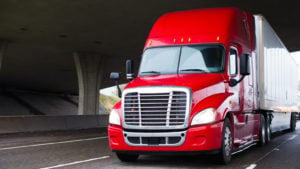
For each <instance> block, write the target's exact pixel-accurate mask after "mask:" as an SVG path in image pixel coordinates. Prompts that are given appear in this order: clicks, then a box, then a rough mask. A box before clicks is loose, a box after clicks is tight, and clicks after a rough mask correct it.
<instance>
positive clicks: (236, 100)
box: [108, 8, 270, 163]
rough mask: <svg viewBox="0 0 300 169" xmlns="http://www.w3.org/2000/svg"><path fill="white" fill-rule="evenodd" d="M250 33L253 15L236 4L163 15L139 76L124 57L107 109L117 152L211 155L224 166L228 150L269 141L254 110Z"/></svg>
mask: <svg viewBox="0 0 300 169" xmlns="http://www.w3.org/2000/svg"><path fill="white" fill-rule="evenodd" d="M254 32H255V30H254V17H253V15H251V14H249V13H247V12H244V11H242V10H239V9H236V8H216V9H202V10H191V11H183V12H172V13H168V14H165V15H163V16H161V17H160V18H159V19H158V20H157V21H156V23H155V24H154V26H153V27H152V30H151V32H150V34H149V36H148V39H147V40H146V44H145V47H144V51H143V55H142V58H141V63H140V67H139V71H138V73H137V75H134V74H133V71H132V67H131V62H130V61H129V63H128V67H127V70H128V71H127V75H128V79H130V80H131V81H130V82H129V84H128V85H127V86H126V87H125V90H124V92H123V93H122V101H121V102H119V103H117V104H116V105H115V106H114V108H113V110H112V112H111V113H110V118H109V126H108V134H109V144H110V147H111V149H112V150H113V151H115V152H116V153H117V156H118V157H119V158H120V159H121V160H122V161H133V160H136V159H137V157H138V155H139V154H155V153H158V154H161V153H166V154H173V153H181V154H184V153H187V154H194V153H195V154H197V153H213V154H217V155H218V160H220V161H221V162H222V163H228V162H229V161H230V159H231V154H233V153H235V152H237V151H239V150H241V149H243V148H245V147H249V146H251V145H253V144H255V143H257V142H261V143H262V144H264V143H266V142H268V138H269V134H270V131H269V130H268V125H267V122H266V120H265V118H267V117H264V116H262V115H261V114H260V113H257V111H255V110H257V99H256V98H257V93H258V92H257V88H256V87H255V84H256V78H255V77H256V73H257V72H256V71H255V70H256V69H255V65H254V64H253V63H255V59H256V55H255V52H254V51H255V35H254ZM133 77H135V78H133ZM262 119H263V120H262ZM261 123H264V124H265V125H261ZM262 127H264V128H262ZM268 132H269V133H268ZM266 133H267V134H266Z"/></svg>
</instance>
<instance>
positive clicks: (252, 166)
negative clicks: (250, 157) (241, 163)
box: [246, 164, 256, 169]
mask: <svg viewBox="0 0 300 169" xmlns="http://www.w3.org/2000/svg"><path fill="white" fill-rule="evenodd" d="M255 167H256V164H251V165H249V166H248V167H247V168H246V169H254V168H255Z"/></svg>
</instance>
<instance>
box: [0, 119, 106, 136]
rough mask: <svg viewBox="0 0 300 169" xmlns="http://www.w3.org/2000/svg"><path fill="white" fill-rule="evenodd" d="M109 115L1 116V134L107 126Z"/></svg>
mask: <svg viewBox="0 0 300 169" xmlns="http://www.w3.org/2000/svg"><path fill="white" fill-rule="evenodd" d="M107 124H108V115H70V116H15V117H3V116H2V117H0V134H7V133H19V132H36V131H52V130H76V129H88V128H101V127H107Z"/></svg>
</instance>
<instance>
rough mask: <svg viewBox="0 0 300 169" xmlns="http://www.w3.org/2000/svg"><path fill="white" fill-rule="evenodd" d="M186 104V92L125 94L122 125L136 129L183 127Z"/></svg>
mask: <svg viewBox="0 0 300 169" xmlns="http://www.w3.org/2000/svg"><path fill="white" fill-rule="evenodd" d="M149 90H150V89H149ZM161 91H163V90H161ZM187 102H188V93H187V92H186V91H176V90H174V91H173V90H172V91H167V92H153V91H152V92H150V93H149V92H145V91H143V90H140V91H137V92H136V91H133V92H126V93H124V96H123V108H124V109H123V110H124V111H123V112H124V123H125V125H127V126H138V127H174V126H183V125H184V124H185V121H186V119H187V112H188V106H187Z"/></svg>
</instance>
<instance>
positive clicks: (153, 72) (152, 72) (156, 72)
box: [141, 71, 160, 75]
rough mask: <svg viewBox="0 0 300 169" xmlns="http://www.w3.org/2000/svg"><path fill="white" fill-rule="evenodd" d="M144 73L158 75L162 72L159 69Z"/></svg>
mask: <svg viewBox="0 0 300 169" xmlns="http://www.w3.org/2000/svg"><path fill="white" fill-rule="evenodd" d="M141 73H142V74H144V73H150V74H157V75H159V74H160V72H158V71H146V72H141Z"/></svg>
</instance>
